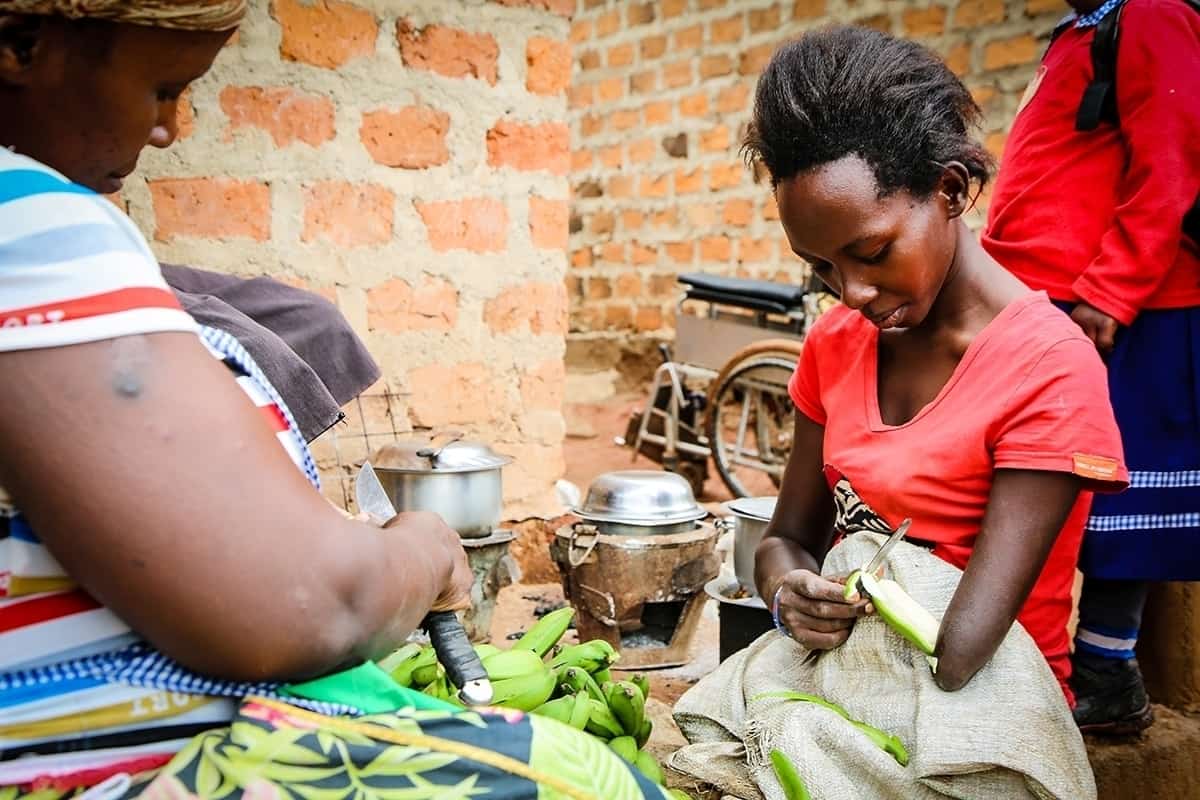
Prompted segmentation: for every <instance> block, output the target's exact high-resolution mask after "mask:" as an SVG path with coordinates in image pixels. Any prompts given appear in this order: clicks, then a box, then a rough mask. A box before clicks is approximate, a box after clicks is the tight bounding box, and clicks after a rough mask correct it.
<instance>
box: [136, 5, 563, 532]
mask: <svg viewBox="0 0 1200 800" xmlns="http://www.w3.org/2000/svg"><path fill="white" fill-rule="evenodd" d="M250 5H251V11H250V14H249V17H248V19H247V20H246V23H245V24H244V26H243V27H242V29H241V30H240V31H239V32H238V34H237V37H236V39H235V40H234V41H233V42H232V43H231V44H230V45H229V46H228V47H227V48H226V50H225V52H223V53H222V54H221V56H220V58H219V59H218V61H217V64H216V66H215V68H214V69H213V71H212V72H211V73H210V74H209V75H207V76H206V77H205V78H204V79H203V80H202V81H200V82H199V83H198V84H197V85H196V86H194V87H193V88H192V90H191V91H190V93H189V94H190V96H189V97H188V98H187V102H186V103H185V104H184V108H183V109H182V110H181V128H182V133H181V141H180V142H179V143H177V144H176V145H175V146H174V147H173V148H171V149H170V150H168V151H165V152H148V153H147V154H146V155H145V156H144V157H143V160H142V167H141V169H140V171H139V173H138V177H139V178H141V179H142V180H136V181H132V182H130V183H129V184H128V186H127V188H126V190H125V192H124V200H125V202H126V203H127V206H128V209H129V211H130V213H131V214H132V216H133V218H134V219H135V220H136V221H137V222H138V224H139V225H140V226H141V228H142V230H143V231H144V232H145V233H146V235H147V237H148V238H149V239H150V240H151V242H152V244H153V246H154V248H155V250H156V252H157V253H158V255H159V257H160V258H161V259H163V260H165V261H174V262H178V263H185V264H191V265H194V266H200V267H206V268H210V269H216V270H223V271H228V272H231V273H236V274H241V275H260V274H268V275H272V276H274V277H278V278H282V279H283V280H286V281H288V282H290V283H293V284H297V285H301V286H306V287H308V288H311V289H313V290H315V291H317V292H319V293H321V294H322V295H324V296H325V297H327V298H329V299H330V300H332V301H334V302H335V303H336V304H337V306H338V307H339V308H340V309H341V311H342V312H343V313H344V314H345V315H346V316H347V318H348V319H349V320H350V321H351V323H352V324H353V325H354V327H355V328H356V329H357V331H358V332H359V333H360V334H361V335H363V337H364V338H365V339H366V341H367V343H368V345H369V347H370V348H371V350H372V352H373V353H374V354H375V355H376V357H377V358H378V359H379V361H380V363H381V365H382V367H383V369H384V374H385V378H384V381H385V386H384V387H376V388H375V389H374V390H373V391H376V392H379V391H381V390H383V389H386V390H388V391H390V392H394V393H396V394H397V395H399V406H398V407H397V408H396V413H395V414H394V415H393V416H394V419H390V420H387V419H380V416H381V415H382V413H383V412H382V409H383V408H384V406H382V405H379V404H368V409H367V410H368V415H369V416H370V417H371V419H369V420H368V424H369V425H371V426H373V428H374V429H380V428H382V429H387V428H388V427H390V426H391V425H393V424H394V425H395V427H396V428H398V429H399V430H402V431H404V430H409V429H412V428H438V427H442V426H453V427H457V428H464V429H465V430H466V431H467V432H468V433H469V434H471V435H475V436H479V437H482V438H484V439H485V440H487V441H490V442H492V443H493V444H494V445H495V446H496V448H497V449H498V450H501V451H503V452H507V453H510V454H512V455H514V456H516V459H517V460H516V463H515V464H514V465H513V466H512V467H509V468H507V469H506V470H505V488H506V495H507V501H508V507H507V514H508V516H510V517H512V518H521V517H524V516H529V515H538V514H549V513H553V512H554V510H555V508H556V504H555V503H554V502H553V491H552V489H553V482H554V480H555V479H556V478H557V477H558V476H559V474H560V473H561V470H562V438H563V421H562V413H561V404H562V396H563V382H564V374H563V351H564V336H565V333H566V325H567V323H566V308H567V298H566V294H565V291H564V288H563V286H564V284H563V278H564V273H565V270H566V261H567V259H566V250H565V248H566V245H567V218H568V206H567V195H568V179H567V173H568V170H569V167H570V152H569V144H568V138H569V129H568V125H567V109H566V88H567V84H568V82H569V79H570V69H571V64H570V49H569V45H568V43H567V34H568V27H569V23H568V20H567V17H568V15H569V14H570V12H571V11H572V10H573V7H574V2H573V0H492V2H482V3H481V2H474V3H466V2H459V1H457V0H456V1H455V2H446V1H445V0H414V1H413V2H408V3H403V4H399V3H396V2H394V0H356V2H353V3H351V2H345V1H344V0H270V1H269V2H268V0H262V1H261V2H254V3H251V4H250ZM322 442H324V444H321V443H322ZM318 444H319V447H318V456H319V457H320V459H321V463H322V466H323V467H324V468H325V469H326V470H327V471H328V470H329V469H330V468H331V467H332V466H333V464H334V460H333V454H332V452H331V451H330V449H329V447H328V442H327V441H326V440H324V439H323V440H319V442H318ZM356 455H361V454H356V453H353V452H346V451H345V447H343V452H342V456H343V458H352V457H354V456H356ZM330 477H336V476H332V475H330ZM329 493H330V495H331V496H333V497H336V498H337V499H338V500H340V499H341V493H340V490H339V489H338V487H337V485H336V481H331V482H330V486H329Z"/></svg>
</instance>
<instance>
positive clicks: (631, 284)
mask: <svg viewBox="0 0 1200 800" xmlns="http://www.w3.org/2000/svg"><path fill="white" fill-rule="evenodd" d="M634 247H635V248H636V247H638V245H636V244H635V245H634ZM614 288H615V289H616V295H617V297H621V298H625V299H629V298H632V297H640V296H641V294H642V276H641V275H638V274H637V273H636V272H623V273H621V274H620V275H618V276H617V285H616V287H614Z"/></svg>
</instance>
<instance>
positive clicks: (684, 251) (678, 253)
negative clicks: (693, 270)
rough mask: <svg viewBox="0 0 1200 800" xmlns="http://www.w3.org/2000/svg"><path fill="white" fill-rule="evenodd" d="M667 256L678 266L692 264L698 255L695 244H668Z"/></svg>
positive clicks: (666, 245)
mask: <svg viewBox="0 0 1200 800" xmlns="http://www.w3.org/2000/svg"><path fill="white" fill-rule="evenodd" d="M664 248H665V249H666V251H667V256H668V257H669V258H670V259H671V260H672V261H674V262H675V263H676V264H690V263H692V261H693V259H694V258H695V255H696V243H695V242H667V243H666V244H665V245H664Z"/></svg>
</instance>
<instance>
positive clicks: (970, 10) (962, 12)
mask: <svg viewBox="0 0 1200 800" xmlns="http://www.w3.org/2000/svg"><path fill="white" fill-rule="evenodd" d="M1003 20H1004V0H958V5H957V6H955V8H954V25H955V27H958V28H973V27H976V26H978V25H990V24H993V23H996V22H1002V21H1003Z"/></svg>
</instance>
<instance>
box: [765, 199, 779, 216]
mask: <svg viewBox="0 0 1200 800" xmlns="http://www.w3.org/2000/svg"><path fill="white" fill-rule="evenodd" d="M763 219H766V220H777V219H779V205H778V204H777V203H776V202H775V195H773V194H769V195H767V199H766V200H763Z"/></svg>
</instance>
